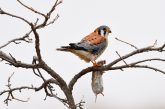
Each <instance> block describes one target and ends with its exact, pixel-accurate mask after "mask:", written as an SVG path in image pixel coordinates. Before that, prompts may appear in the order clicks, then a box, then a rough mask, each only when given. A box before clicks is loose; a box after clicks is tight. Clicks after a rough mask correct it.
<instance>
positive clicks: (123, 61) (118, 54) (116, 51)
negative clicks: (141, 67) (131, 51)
mask: <svg viewBox="0 0 165 109" xmlns="http://www.w3.org/2000/svg"><path fill="white" fill-rule="evenodd" d="M116 54H117V55H118V56H119V57H120V58H121V60H122V61H123V62H124V63H125V65H128V64H127V63H126V62H125V60H124V59H123V58H122V57H121V56H120V54H119V53H118V52H117V51H116Z"/></svg>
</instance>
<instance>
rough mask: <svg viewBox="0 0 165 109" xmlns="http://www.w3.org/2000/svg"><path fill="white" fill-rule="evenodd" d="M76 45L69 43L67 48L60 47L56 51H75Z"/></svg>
mask: <svg viewBox="0 0 165 109" xmlns="http://www.w3.org/2000/svg"><path fill="white" fill-rule="evenodd" d="M77 48H78V47H77V45H76V44H75V43H70V44H69V46H61V48H57V49H56V50H58V51H70V50H72V49H77Z"/></svg>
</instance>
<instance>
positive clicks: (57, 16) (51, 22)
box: [46, 14, 59, 26]
mask: <svg viewBox="0 0 165 109" xmlns="http://www.w3.org/2000/svg"><path fill="white" fill-rule="evenodd" d="M58 18H59V15H58V14H57V15H56V17H55V18H54V19H53V20H52V21H50V22H49V23H47V24H46V26H48V25H50V24H53V23H54V22H55V21H56V20H57V19H58Z"/></svg>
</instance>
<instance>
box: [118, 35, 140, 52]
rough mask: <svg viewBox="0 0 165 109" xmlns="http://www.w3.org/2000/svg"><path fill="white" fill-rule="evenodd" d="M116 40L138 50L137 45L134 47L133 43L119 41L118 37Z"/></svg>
mask: <svg viewBox="0 0 165 109" xmlns="http://www.w3.org/2000/svg"><path fill="white" fill-rule="evenodd" d="M115 39H116V40H118V41H120V42H123V43H125V44H128V45H130V46H131V47H133V48H135V49H138V48H137V47H136V46H135V45H133V44H131V43H128V42H126V41H123V40H120V39H118V38H117V37H116V38H115Z"/></svg>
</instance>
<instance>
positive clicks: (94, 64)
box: [92, 61, 101, 67]
mask: <svg viewBox="0 0 165 109" xmlns="http://www.w3.org/2000/svg"><path fill="white" fill-rule="evenodd" d="M92 63H93V66H94V67H100V66H101V65H99V64H97V63H96V62H95V61H94V62H93V61H92Z"/></svg>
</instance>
